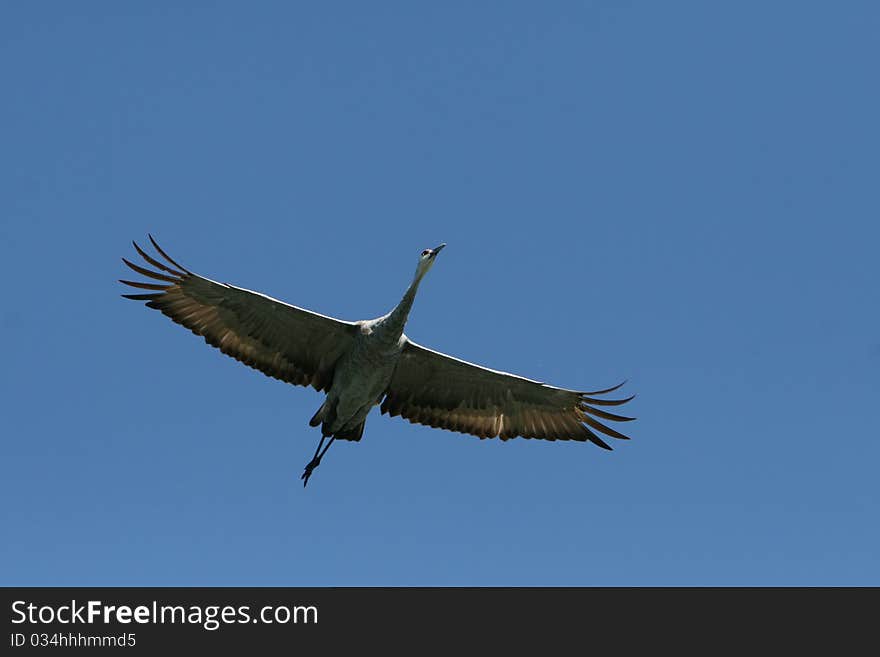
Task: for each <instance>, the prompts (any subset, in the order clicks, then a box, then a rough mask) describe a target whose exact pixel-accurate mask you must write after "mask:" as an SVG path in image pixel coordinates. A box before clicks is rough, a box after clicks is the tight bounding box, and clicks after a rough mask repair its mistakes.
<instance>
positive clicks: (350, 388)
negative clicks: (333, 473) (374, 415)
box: [313, 318, 405, 440]
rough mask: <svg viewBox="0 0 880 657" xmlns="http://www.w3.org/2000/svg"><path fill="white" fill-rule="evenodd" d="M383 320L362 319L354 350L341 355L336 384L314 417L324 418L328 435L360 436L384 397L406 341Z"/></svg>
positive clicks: (335, 377) (358, 437) (334, 380)
mask: <svg viewBox="0 0 880 657" xmlns="http://www.w3.org/2000/svg"><path fill="white" fill-rule="evenodd" d="M383 321H385V318H380V319H375V320H367V321H364V322H361V323H360V330H359V331H358V333H357V335H356V336H355V340H354V344H353V345H352V348H351V350H350V351H348V352H347V353H346V354H345V355H343V356H342V358H340V359H339V363H338V364H337V366H336V371H335V373H334V377H333V385H332V386H331V387H330V391H329V392H328V393H327V399H326V401H325V402H324V404H322V405H321V408H320V409H319V410H318V413H316V415H315V420H313V423H314V424H315V425H317V419H318V418H320V421H321V423H322V428H321V432H322V433H323V434H324V435H326V436H337V437H339V438H349V437H350V439H353V440H360V437H361V432H362V430H363V426H364V421H365V420H366V419H367V414H368V413H369V412H370V409H372V408H373V406H376V405H378V404H379V403H380V402H381V401H382V395H383V393H384V392H385V390H387V389H388V384H389V383H390V382H391V376H392V375H393V374H394V369H395V368H396V367H397V361H398V360H399V359H400V354H401V353H402V351H403V345H404V344H405V342H404V339H402V336H401V335H394V332H393V331H391V330H388V328H387V327H384V326H383ZM329 418H332V419H330V420H329V421H328V419H329ZM339 434H342V435H339ZM355 436H356V437H355Z"/></svg>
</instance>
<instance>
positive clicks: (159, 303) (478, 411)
mask: <svg viewBox="0 0 880 657" xmlns="http://www.w3.org/2000/svg"><path fill="white" fill-rule="evenodd" d="M149 238H150V242H151V243H152V245H153V247H154V248H155V249H156V255H153V256H151V255H150V254H148V253H147V252H146V251H144V250H143V249H142V248H141V247H140V246H138V244H137V243H136V242H132V244H134V248H135V250H136V251H137V253H138V254H139V255H140V257H141V258H143V260H144V263H145V264H146V265H149V266H151V267H152V269H151V268H148V267H145V266H141V265H136V264H134V263H132V262H129V261H128V260H126V259H125V258H123V259H122V260H123V262H124V263H125V264H126V265H128V267H130V268H131V269H132V270H134V271H135V272H137V273H138V274H140V275H142V276H145V277H147V278H149V279H152V281H156V282H140V281H130V280H120V282H122V283H124V284H126V285H130V286H131V287H135V288H139V289H141V290H148V292H145V293H139V294H124V295H122V296H124V297H125V298H127V299H133V300H135V301H145V302H146V305H147V307H149V308H154V309H156V310H159V311H161V312H162V313H163V314H165V315H167V316H168V317H170V318H171V319H172V320H173V321H175V322H177V323H178V324H181V325H182V326H185V327H186V328H188V329H190V330H191V331H192V332H193V333H195V334H196V335H200V336H203V337H204V338H205V342H207V343H208V344H210V345H211V346H213V347H217V348H218V349H220V351H222V352H223V353H224V354H227V355H229V356H232V357H233V358H235V359H236V360H238V361H240V362H242V363H244V364H245V365H248V366H250V367H253V368H255V369H257V370H260V371H261V372H263V373H264V374H267V375H268V376H271V377H273V378H276V379H280V380H281V381H286V382H287V383H292V384H295V385H302V386H309V385H310V386H312V387H314V388H315V389H316V390H319V391H325V392H326V393H327V396H326V398H325V400H324V402H323V404H321V407H320V408H319V409H318V411H317V412H316V413H315V415H314V416H313V417H312V419H311V420H310V422H309V424H311V425H312V426H317V425H319V424H320V425H321V440H320V442H319V443H318V448H317V449H316V450H315V455H314V457H313V458H312V460H311V461H309V463H308V464H307V465H306V468H305V471H304V472H303V474H302V479H303V485H305V484H307V483H308V480H309V477H310V476H311V474H312V471H313V470H314V469H315V468H316V467H317V466H318V464H319V463H320V462H321V458H322V457H323V456H324V454H325V453H326V452H327V449H328V448H329V447H330V445H331V444H332V443H333V441H334V440H335V439H336V438H341V439H344V440H360V438H361V436H362V435H363V431H364V423H365V421H366V418H367V414H368V413H369V412H370V409H371V408H372V407H373V406H376V405H378V404H381V411H382V413H383V414H388V415H390V416H391V417H395V416H398V415H399V416H401V417H403V418H406V419H407V420H409V421H410V422H415V423H418V424H424V425H428V426H430V427H437V428H440V429H448V430H450V431H458V432H460V433H466V434H472V435H474V436H479V437H480V438H496V437H497V438H501V440H508V439H510V438H516V437H518V436H520V437H523V438H540V439H544V440H578V441H590V442H592V443H594V444H596V445H598V446H599V447H603V448H605V449H611V447H610V446H609V445H608V444H607V443H606V442H605V441H604V440H603V439H602V438H600V437H599V434H603V435H605V436H610V437H612V438H622V439H626V438H627V436H625V435H623V434H622V433H620V432H618V431H616V430H615V429H612V428H611V427H609V426H607V425H606V424H604V423H603V422H600V421H599V419H597V418H601V419H602V420H610V421H612V422H627V421H630V420H632V419H634V418H631V417H626V416H623V415H617V414H615V413H610V412H608V411H606V410H603V409H601V408H597V407H599V406H604V407H608V406H619V405H621V404H625V403H626V402H628V401H629V400H631V399H632V397H627V398H625V399H606V398H602V397H600V396H601V395H604V394H606V393H609V392H613V391H614V390H617V389H618V388H619V387H620V385H622V384H620V385H617V386H614V387H612V388H607V389H605V390H596V391H592V392H581V391H576V390H567V389H564V388H557V387H555V386H550V385H546V384H544V383H541V382H539V381H532V380H531V379H525V378H523V377H520V376H516V375H513V374H508V373H507V372H499V371H496V370H491V369H488V368H485V367H481V366H480V365H475V364H473V363H468V362H466V361H463V360H459V359H458V358H453V357H452V356H447V355H446V354H442V353H440V352H437V351H433V350H431V349H428V348H426V347H422V346H421V345H418V344H416V343H415V342H413V341H411V340H410V339H409V338H407V337H406V335H405V334H404V332H403V329H404V326H405V324H406V320H407V317H408V316H409V312H410V309H411V308H412V304H413V301H414V299H415V295H416V292H417V291H418V288H419V284H420V283H421V281H422V279H423V278H424V276H425V274H427V273H428V271H429V270H430V269H431V267H432V266H433V265H434V262H435V260H436V258H437V255H438V254H439V253H440V252H441V251H442V250H443V248H444V247H445V246H446V245H445V244H441V245H440V246H437V247H435V248H433V249H425V250H424V251H422V252H421V254H420V255H419V260H418V265H417V266H416V272H415V276H414V277H413V280H412V283H410V285H409V287H408V288H407V290H406V292H405V293H404V295H403V298H402V299H401V301H400V303H398V304H397V306H396V307H395V308H394V309H393V310H392V311H391V312H389V313H388V314H386V315H383V316H382V317H378V318H376V319H368V320H362V321H358V322H346V321H343V320H339V319H334V318H333V317H327V316H325V315H320V314H318V313H315V312H312V311H310V310H306V309H304V308H298V307H296V306H291V305H289V304H286V303H284V302H282V301H278V300H277V299H273V298H271V297H268V296H266V295H264V294H260V293H258V292H251V291H250V290H245V289H243V288H240V287H235V286H234V285H229V284H228V283H217V282H216V281H212V280H210V279H207V278H204V277H203V276H199V275H198V274H194V273H193V272H191V271H189V270H188V269H186V268H185V267H183V266H182V265H180V264H178V263H177V262H175V261H174V260H173V259H172V258H171V257H169V256H168V254H166V253H165V251H163V250H162V249H161V248H160V247H159V245H158V244H157V243H156V241H155V240H154V239H153V237H152V235H150V236H149ZM327 438H330V440H329V441H327V443H326V445H324V442H325V440H326V439H327ZM322 447H323V449H322Z"/></svg>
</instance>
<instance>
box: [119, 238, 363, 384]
mask: <svg viewBox="0 0 880 657" xmlns="http://www.w3.org/2000/svg"><path fill="white" fill-rule="evenodd" d="M149 237H150V242H151V243H152V245H153V247H154V248H155V249H156V252H157V253H158V256H159V257H154V256H151V255H150V254H148V253H147V252H146V251H144V249H142V248H141V247H140V246H138V244H137V243H136V242H132V244H134V248H135V250H136V251H137V253H138V254H139V255H140V256H141V257H142V258H143V259H144V261H145V262H146V263H147V264H148V265H152V266H153V267H155V268H156V269H158V270H160V271H154V270H152V269H148V268H146V267H143V266H140V265H136V264H134V263H132V262H129V261H128V260H126V259H125V258H123V259H122V260H123V262H124V263H125V264H126V265H127V266H128V267H129V268H130V269H132V270H133V271H135V272H137V273H139V274H141V275H143V276H146V277H147V278H150V279H153V280H157V281H164V282H165V283H167V284H165V285H160V284H157V283H146V282H140V281H128V280H120V282H122V283H124V284H125V285H128V286H130V287H134V288H138V289H142V290H156V291H157V292H156V293H153V294H123V295H122V296H123V297H125V298H127V299H132V300H134V301H146V302H147V303H146V305H147V307H149V308H153V309H156V310H159V311H161V312H162V313H163V314H165V315H167V316H168V317H169V318H170V319H171V320H172V321H174V322H176V323H177V324H180V325H182V326H184V327H186V328H188V329H189V330H190V331H192V332H193V333H195V334H196V335H199V336H202V337H203V338H204V339H205V342H207V343H208V344H209V345H211V346H213V347H216V348H218V349H219V350H220V351H221V352H223V353H224V354H226V355H228V356H231V357H232V358H235V359H236V360H238V361H239V362H242V363H244V364H245V365H248V366H249V367H252V368H254V369H256V370H259V371H261V372H263V373H264V374H266V375H268V376H271V377H273V378H276V379H280V380H281V381H286V382H287V383H292V384H295V385H302V386H307V385H311V386H313V387H314V388H316V389H317V390H327V389H329V387H330V385H331V384H332V381H333V372H334V370H335V367H336V363H337V362H338V360H339V358H340V357H341V356H342V355H343V354H344V353H346V351H347V350H348V349H349V348H350V347H351V345H352V344H353V342H354V339H355V336H356V334H357V331H358V325H357V324H355V323H353V322H345V321H342V320H338V319H334V318H333V317H327V316H325V315H320V314H318V313H314V312H312V311H310V310H305V309H304V308H298V307H296V306H291V305H289V304H286V303H284V302H282V301H278V300H277V299H273V298H271V297H269V296H266V295H264V294H260V293H258V292H252V291H250V290H245V289H244V288H240V287H235V286H234V285H229V284H227V283H218V282H216V281H212V280H210V279H207V278H204V277H202V276H199V275H198V274H194V273H192V272H191V271H189V270H188V269H186V268H185V267H183V266H182V265H180V264H179V263H177V262H176V261H174V260H173V259H172V258H171V257H169V256H168V254H167V253H166V252H165V251H163V250H162V248H161V247H160V246H159V245H158V244H157V243H156V240H155V239H153V236H152V235H150V236H149ZM160 258H164V260H165V261H166V262H167V264H166V262H162V261H161V260H160ZM175 268H176V269H175ZM160 272H164V273H160Z"/></svg>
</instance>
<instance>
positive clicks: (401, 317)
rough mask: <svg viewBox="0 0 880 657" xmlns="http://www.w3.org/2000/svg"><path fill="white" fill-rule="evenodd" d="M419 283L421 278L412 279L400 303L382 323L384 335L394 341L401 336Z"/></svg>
mask: <svg viewBox="0 0 880 657" xmlns="http://www.w3.org/2000/svg"><path fill="white" fill-rule="evenodd" d="M421 282H422V277H421V276H418V275H417V276H416V277H415V278H414V279H413V282H412V283H410V285H409V287H408V288H406V292H404V294H403V298H402V299H401V300H400V303H398V304H397V307H395V308H394V310H392V311H391V312H390V313H389V315H388V317H387V318H386V319H385V321H384V322H382V325H383V329H384V330H385V331H386V334H387V335H388V336H390V337H391V338H393V339H394V340H397V339H398V338H400V336H401V335H403V327H404V326H405V325H406V320H407V318H408V317H409V311H410V309H411V308H412V305H413V301H415V298H416V292H418V290H419V283H421Z"/></svg>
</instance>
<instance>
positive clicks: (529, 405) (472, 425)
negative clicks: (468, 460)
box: [381, 341, 635, 449]
mask: <svg viewBox="0 0 880 657" xmlns="http://www.w3.org/2000/svg"><path fill="white" fill-rule="evenodd" d="M621 385H623V384H622V383H621V384H620V385H617V386H614V387H613V388H608V389H607V390H597V391H594V392H577V391H574V390H565V389H563V388H556V387H553V386H548V385H545V384H543V383H540V382H538V381H532V380H530V379H524V378H522V377H519V376H515V375H513V374H508V373H507V372H498V371H496V370H490V369H488V368H485V367H480V366H479V365H474V364H473V363H468V362H466V361H463V360H459V359H458V358H453V357H452V356H447V355H446V354H441V353H439V352H437V351H432V350H431V349H426V348H425V347H422V346H420V345H417V344H415V343H414V342H410V341H407V343H406V345H405V347H404V349H403V353H402V354H401V358H400V362H399V364H398V366H397V369H396V370H395V372H394V376H393V378H392V379H391V385H390V386H389V388H388V392H387V394H386V396H385V399H384V400H383V402H382V409H381V410H382V413H387V414H388V415H390V416H391V417H394V416H396V415H400V416H401V417H404V418H406V419H408V420H409V421H410V422H414V423H418V424H425V425H427V426H429V427H437V428H440V429H448V430H450V431H458V432H460V433H469V434H472V435H474V436H479V437H480V438H495V437H499V438H501V440H508V439H510V438H516V437H517V436H522V437H523V438H541V439H544V440H580V441H586V440H589V441H591V442H593V443H595V444H596V445H598V446H599V447H603V448H605V449H611V447H610V446H609V445H608V444H607V443H606V442H605V441H604V440H602V439H601V438H600V437H599V436H598V435H597V434H596V432H599V433H603V434H605V435H606V436H612V437H614V438H623V439H627V438H628V436H625V435H623V434H622V433H619V432H618V431H615V430H614V429H612V428H611V427H608V426H606V425H604V424H602V423H601V422H599V421H598V420H597V419H596V418H602V419H604V420H611V421H614V422H626V421H629V420H633V419H635V418H631V417H625V416H622V415H615V414H614V413H609V412H607V411H604V410H602V409H599V408H596V406H618V405H620V404H625V403H626V402H628V401H629V400H630V399H632V397H628V398H626V399H598V398H596V395H603V394H605V393H608V392H612V391H614V390H617V389H618V388H619V387H620V386H621Z"/></svg>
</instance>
